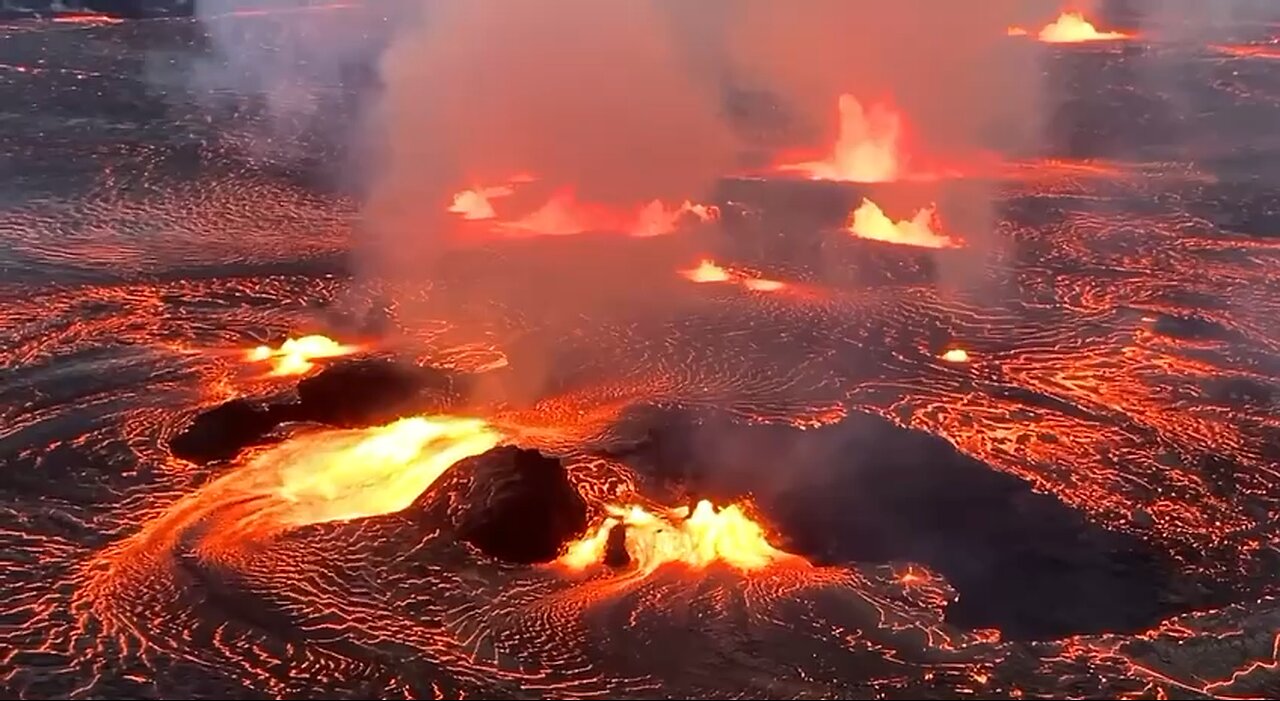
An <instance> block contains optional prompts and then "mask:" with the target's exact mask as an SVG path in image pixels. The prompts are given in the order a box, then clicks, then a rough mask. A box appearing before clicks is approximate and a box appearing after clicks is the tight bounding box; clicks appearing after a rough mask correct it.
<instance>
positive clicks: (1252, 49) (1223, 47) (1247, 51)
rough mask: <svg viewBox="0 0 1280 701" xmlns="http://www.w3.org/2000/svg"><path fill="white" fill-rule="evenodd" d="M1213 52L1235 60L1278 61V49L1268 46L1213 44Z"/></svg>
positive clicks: (1279, 51)
mask: <svg viewBox="0 0 1280 701" xmlns="http://www.w3.org/2000/svg"><path fill="white" fill-rule="evenodd" d="M1210 48H1212V49H1213V50H1214V51H1217V52H1219V53H1224V54H1228V55H1230V56H1235V57H1237V58H1263V59H1273V60H1275V59H1280V47H1277V46H1275V45H1268V44H1214V45H1213V46H1211V47H1210Z"/></svg>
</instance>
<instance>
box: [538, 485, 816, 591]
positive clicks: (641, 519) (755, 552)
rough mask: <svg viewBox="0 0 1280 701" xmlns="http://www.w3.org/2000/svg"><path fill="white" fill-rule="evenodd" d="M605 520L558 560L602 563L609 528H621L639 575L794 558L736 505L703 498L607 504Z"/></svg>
mask: <svg viewBox="0 0 1280 701" xmlns="http://www.w3.org/2000/svg"><path fill="white" fill-rule="evenodd" d="M607 509H608V514H609V516H608V518H606V519H605V520H604V522H603V523H601V524H600V526H598V527H597V528H596V530H595V531H594V532H592V533H591V534H589V535H587V536H586V537H584V538H582V539H581V540H578V541H576V542H574V543H572V544H570V546H569V548H568V549H567V550H566V551H565V553H564V555H562V556H561V557H560V560H559V562H560V564H562V565H564V566H565V567H568V568H570V569H573V570H581V569H585V568H587V567H590V566H591V565H594V564H597V563H600V562H603V560H604V557H605V549H606V544H607V542H608V539H609V532H610V531H611V530H612V529H613V528H615V527H620V528H625V529H626V538H625V544H626V550H627V554H628V555H629V556H630V557H631V562H632V564H633V565H634V566H635V568H636V572H637V573H638V574H640V575H642V576H643V575H647V574H649V573H651V572H653V571H654V570H656V569H658V568H659V567H662V566H663V565H667V564H673V563H682V564H684V565H687V566H689V567H693V568H705V567H709V566H710V565H712V564H713V563H716V562H721V563H724V564H727V565H729V566H730V567H734V568H736V569H738V570H742V571H751V570H758V569H762V568H764V567H768V566H769V565H771V564H774V563H777V562H781V561H784V560H793V561H794V560H798V558H797V557H796V556H795V555H791V554H790V553H786V552H783V551H781V550H778V549H777V548H774V547H773V546H772V545H770V544H769V541H768V540H767V539H766V537H765V531H764V528H763V527H762V526H760V524H758V523H756V522H755V521H754V520H752V518H751V517H750V516H748V515H747V513H746V511H745V510H743V508H742V507H741V506H739V505H737V504H731V505H729V506H726V507H724V508H722V509H717V508H716V507H715V506H713V505H712V504H711V502H709V501H707V500H705V499H704V500H702V501H699V502H698V504H697V506H696V507H694V509H693V512H692V513H690V512H689V507H687V506H685V507H680V508H677V509H668V510H666V511H665V513H655V512H653V511H650V510H648V509H645V508H644V507H642V506H629V507H619V506H609V507H607Z"/></svg>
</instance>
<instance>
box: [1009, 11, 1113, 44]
mask: <svg viewBox="0 0 1280 701" xmlns="http://www.w3.org/2000/svg"><path fill="white" fill-rule="evenodd" d="M1008 34H1009V36H1028V35H1029V34H1030V33H1029V32H1028V31H1027V30H1026V29H1023V28H1022V27H1009V30H1008ZM1132 38H1133V35H1132V34H1126V33H1125V32H1104V31H1098V28H1097V27H1095V26H1093V23H1092V22H1090V21H1089V20H1087V19H1085V18H1084V14H1083V13H1080V12H1063V13H1062V14H1061V15H1059V16H1058V19H1056V20H1054V21H1053V22H1052V23H1050V24H1048V25H1046V26H1045V27H1044V29H1041V30H1040V32H1039V33H1038V34H1037V35H1036V39H1038V40H1039V41H1043V42H1045V43H1047V44H1078V43H1082V42H1086V41H1115V40H1117V39H1132Z"/></svg>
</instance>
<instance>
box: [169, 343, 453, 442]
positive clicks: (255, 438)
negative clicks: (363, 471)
mask: <svg viewBox="0 0 1280 701" xmlns="http://www.w3.org/2000/svg"><path fill="white" fill-rule="evenodd" d="M459 385H460V381H459V380H458V378H455V377H453V376H452V375H449V374H447V373H444V372H442V371H439V370H435V369H432V368H420V367H415V366H406V365H401V364H398V363H393V362H388V361H382V360H362V361H354V362H349V363H342V364H340V365H333V366H330V367H328V368H326V369H325V370H323V371H321V372H320V373H319V374H317V375H313V376H311V377H307V378H303V379H302V380H301V381H300V382H299V383H298V390H297V393H298V401H296V402H289V403H272V404H265V405H254V404H251V403H249V402H247V401H245V400H243V399H233V400H231V401H229V402H226V403H225V404H221V405H219V406H216V407H214V408H212V409H209V410H208V411H205V412H203V413H201V414H199V415H197V416H196V417H195V419H194V420H192V422H191V423H190V424H189V425H188V426H187V427H186V428H185V429H183V431H182V432H181V433H179V434H178V435H177V436H175V437H174V438H173V439H172V440H170V441H169V449H170V450H171V451H172V452H173V454H174V455H175V456H176V457H179V458H182V459H184V460H189V461H191V462H195V463H206V462H213V461H217V460H230V459H231V458H234V457H235V456H237V455H239V454H240V451H242V450H244V449H245V448H248V447H250V446H253V445H261V444H264V443H268V442H270V440H271V438H270V434H271V432H272V431H273V430H274V429H275V428H276V427H277V426H279V425H280V424H283V423H286V422H290V421H303V422H313V423H320V424H326V425H329V426H335V427H341V428H353V427H360V426H373V425H377V424H383V423H389V422H391V421H394V420H395V419H397V418H401V417H404V416H410V415H413V414H421V413H431V412H434V411H440V410H442V409H443V408H444V407H446V406H448V405H450V404H451V403H452V402H453V401H454V400H455V399H456V398H457V396H458V392H459V391H460V386H459Z"/></svg>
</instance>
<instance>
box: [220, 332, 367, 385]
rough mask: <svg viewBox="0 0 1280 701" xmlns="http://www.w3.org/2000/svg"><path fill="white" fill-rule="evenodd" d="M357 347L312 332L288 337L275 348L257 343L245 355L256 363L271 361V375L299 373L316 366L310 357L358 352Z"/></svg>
mask: <svg viewBox="0 0 1280 701" xmlns="http://www.w3.org/2000/svg"><path fill="white" fill-rule="evenodd" d="M358 350H359V348H358V347H357V346H349V345H345V344H342V343H338V342H337V341H335V340H333V339H332V338H329V337H328V336H321V335H318V334H313V335H310V336H303V337H301V338H290V339H287V340H286V341H285V342H284V343H281V344H280V347H278V348H272V347H271V346H258V347H257V348H254V349H253V350H251V351H249V352H248V353H246V354H245V356H246V358H247V359H248V360H249V361H251V362H255V363H262V362H270V363H271V373H270V374H271V375H275V376H281V375H302V374H305V373H307V372H310V371H311V369H312V368H314V367H315V363H313V362H311V361H312V360H315V359H318V358H338V357H341V356H344V355H350V354H352V353H355V352H356V351H358Z"/></svg>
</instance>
